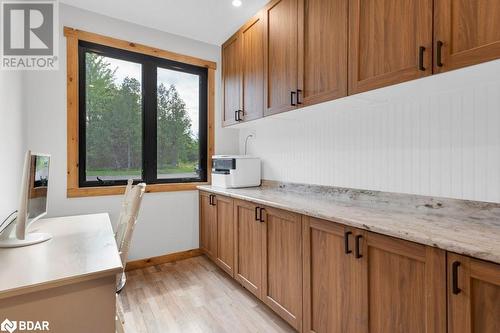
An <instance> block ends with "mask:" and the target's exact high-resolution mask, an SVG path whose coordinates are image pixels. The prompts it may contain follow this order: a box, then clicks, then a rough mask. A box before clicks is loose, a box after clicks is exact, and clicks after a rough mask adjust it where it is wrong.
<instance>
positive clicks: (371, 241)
mask: <svg viewBox="0 0 500 333" xmlns="http://www.w3.org/2000/svg"><path fill="white" fill-rule="evenodd" d="M305 220H306V222H305V223H304V332H315V333H320V332H325V333H330V332H342V333H344V332H345V333H348V332H352V333H379V332H380V333H382V332H391V333H392V332H394V333H398V332H400V333H412V332H415V333H423V332H426V333H431V332H432V333H437V332H441V333H444V332H446V293H445V290H446V265H445V260H446V257H445V252H444V251H442V250H439V249H435V248H430V247H427V246H424V245H419V244H415V243H412V242H407V241H403V240H399V239H395V238H391V237H387V236H382V235H379V234H375V233H371V232H366V231H361V230H356V229H352V228H348V227H343V226H341V225H340V224H335V223H332V222H328V221H322V220H318V219H313V218H305Z"/></svg>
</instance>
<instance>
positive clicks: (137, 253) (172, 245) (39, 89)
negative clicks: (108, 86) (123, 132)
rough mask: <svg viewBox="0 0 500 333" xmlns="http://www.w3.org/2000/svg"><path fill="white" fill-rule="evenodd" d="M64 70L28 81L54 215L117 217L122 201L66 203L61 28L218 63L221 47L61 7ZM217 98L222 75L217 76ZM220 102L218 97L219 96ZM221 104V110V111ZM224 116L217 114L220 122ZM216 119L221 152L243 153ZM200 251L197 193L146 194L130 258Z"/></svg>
mask: <svg viewBox="0 0 500 333" xmlns="http://www.w3.org/2000/svg"><path fill="white" fill-rule="evenodd" d="M59 19H60V22H61V37H60V70H59V71H54V72H30V73H28V77H27V80H26V90H27V91H28V92H29V96H30V98H29V99H27V103H26V108H27V112H28V117H27V118H28V128H29V134H28V138H27V142H28V144H29V146H30V147H31V148H32V149H35V150H37V151H43V152H48V153H50V154H52V163H51V180H50V181H51V184H50V193H49V215H50V216H61V215H72V214H83V213H95V212H109V213H110V215H111V218H112V220H115V219H116V218H117V217H118V213H119V209H120V203H121V197H119V196H112V197H97V198H77V199H68V198H66V41H65V38H64V37H63V35H62V26H64V25H65V26H69V27H73V28H77V29H82V30H86V31H90V32H95V33H100V34H103V35H107V36H112V37H116V38H120V39H126V40H130V41H134V42H137V43H142V44H145V45H150V46H154V47H158V48H161V49H166V50H169V51H174V52H178V53H182V54H187V55H192V56H196V57H199V58H203V59H206V60H212V61H216V62H217V63H218V65H219V66H220V48H219V47H217V46H215V45H210V44H205V43H201V42H197V41H194V40H190V39H187V38H183V37H179V36H175V35H171V34H167V33H164V32H160V31H156V30H153V29H149V28H145V27H141V26H138V25H134V24H131V23H127V22H124V21H120V20H116V19H112V18H109V17H105V16H102V15H99V14H95V13H91V12H88V11H84V10H80V9H77V8H74V7H70V6H66V5H63V4H61V5H60V18H59ZM217 72H218V74H217V78H216V79H217V80H216V83H217V87H216V91H217V95H218V94H219V92H220V71H217ZM216 100H217V102H219V97H218V96H217V99H216ZM219 107H220V106H219V103H217V104H216V110H219ZM219 115H220V112H218V111H217V116H218V117H219ZM220 123H221V122H220V119H219V118H217V119H216V138H215V139H216V151H217V153H234V152H235V151H237V149H238V147H237V146H238V143H237V131H235V130H231V129H225V130H221V128H220V126H219V124H220ZM197 247H198V197H197V192H196V191H186V192H172V193H154V194H153V193H151V194H146V197H145V199H144V201H143V206H142V210H141V214H140V220H139V224H138V226H137V228H136V231H135V235H134V238H133V242H132V248H131V252H130V259H138V258H145V257H151V256H158V255H163V254H167V253H172V252H178V251H183V250H187V249H192V248H197Z"/></svg>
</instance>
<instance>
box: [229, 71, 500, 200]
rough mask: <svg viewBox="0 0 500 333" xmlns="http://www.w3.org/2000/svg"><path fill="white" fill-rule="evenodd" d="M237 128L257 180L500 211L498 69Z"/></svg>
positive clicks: (418, 84) (432, 79)
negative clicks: (481, 204) (258, 171)
mask: <svg viewBox="0 0 500 333" xmlns="http://www.w3.org/2000/svg"><path fill="white" fill-rule="evenodd" d="M242 128H244V129H243V130H241V132H240V140H239V141H240V151H241V152H243V145H244V141H245V138H246V136H247V135H248V134H249V133H254V134H256V138H255V139H249V142H248V151H249V153H252V154H255V155H257V156H260V157H261V158H262V160H263V178H265V179H271V180H280V181H288V182H301V183H313V184H321V185H332V186H345V187H353V188H362V189H372V190H383V191H392V192H402V193H414V194H422V195H431V196H442V197H452V198H463V199H472V200H482V201H493V202H500V61H494V62H490V63H485V64H481V65H478V66H473V67H469V68H464V69H461V70H457V71H453V72H449V73H445V74H440V75H435V76H432V77H428V78H424V79H420V80H416V81H412V82H408V83H405V84H400V85H397V86H392V87H387V88H383V89H379V90H376V91H371V92H368V93H364V94H360V95H355V96H350V97H347V98H344V99H340V100H337V101H331V102H326V103H323V104H319V105H316V106H311V107H308V108H304V109H299V110H296V111H292V112H289V113H284V114H281V115H276V116H273V117H269V118H264V119H260V120H257V121H254V122H250V123H248V124H244V125H243V126H242Z"/></svg>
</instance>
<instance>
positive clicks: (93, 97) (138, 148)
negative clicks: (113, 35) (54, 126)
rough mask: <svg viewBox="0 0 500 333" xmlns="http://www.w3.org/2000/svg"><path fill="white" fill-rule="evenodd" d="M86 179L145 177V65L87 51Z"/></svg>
mask: <svg viewBox="0 0 500 333" xmlns="http://www.w3.org/2000/svg"><path fill="white" fill-rule="evenodd" d="M85 67H86V68H85V70H86V82H85V89H86V95H85V96H86V100H85V103H86V180H87V181H95V180H99V179H100V180H104V181H106V180H124V179H128V178H134V179H141V178H142V84H141V77H142V68H141V67H142V65H141V64H138V63H134V62H129V61H124V60H118V59H114V58H110V57H104V56H101V55H98V54H95V53H91V52H87V53H86V57H85Z"/></svg>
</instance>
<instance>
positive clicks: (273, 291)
mask: <svg viewBox="0 0 500 333" xmlns="http://www.w3.org/2000/svg"><path fill="white" fill-rule="evenodd" d="M261 214H262V220H263V221H264V228H265V232H264V237H263V239H264V243H263V245H264V249H263V268H262V273H263V276H262V301H264V303H266V304H267V305H268V306H269V307H270V308H271V309H273V310H274V311H275V312H276V313H278V314H279V315H280V316H281V317H282V318H283V319H285V320H286V321H287V322H288V323H289V324H290V325H291V326H292V327H294V328H295V329H297V330H300V329H301V327H302V217H301V215H300V214H295V213H291V212H288V211H284V210H280V209H276V208H270V207H264V208H263V209H262V210H261Z"/></svg>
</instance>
